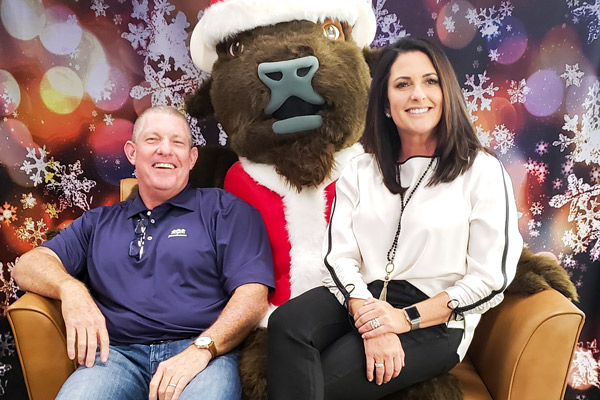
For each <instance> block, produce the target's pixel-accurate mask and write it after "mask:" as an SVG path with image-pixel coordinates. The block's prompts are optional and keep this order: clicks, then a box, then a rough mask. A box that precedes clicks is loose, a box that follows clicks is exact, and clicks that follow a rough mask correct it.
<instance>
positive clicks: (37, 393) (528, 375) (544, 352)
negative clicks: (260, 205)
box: [8, 179, 585, 400]
mask: <svg viewBox="0 0 600 400" xmlns="http://www.w3.org/2000/svg"><path fill="white" fill-rule="evenodd" d="M134 185H135V179H131V180H124V181H123V182H121V199H125V198H127V197H128V196H129V195H130V194H131V193H132V188H133V187H134ZM8 320H9V322H10V325H11V327H12V329H13V333H14V337H15V342H16V347H17V351H18V353H19V359H20V360H21V365H22V367H23V374H24V376H25V383H26V386H27V391H28V393H29V398H30V399H32V400H45V399H54V397H55V396H56V394H57V393H58V391H59V389H60V387H61V386H62V384H63V382H64V381H65V380H66V378H67V377H68V376H69V375H70V374H71V373H72V372H73V371H74V370H75V368H76V367H77V365H76V363H75V362H73V361H71V360H69V359H68V357H67V353H66V337H65V326H64V322H63V320H62V314H61V310H60V302H59V301H56V300H50V299H47V298H44V297H41V296H38V295H35V294H33V293H27V294H25V295H24V296H23V297H21V298H20V299H19V300H17V301H16V302H15V303H14V304H12V305H11V306H10V307H9V308H8ZM584 320H585V316H584V314H583V312H581V310H579V309H578V308H577V307H576V306H575V305H573V303H571V302H570V301H569V300H568V299H567V298H566V297H564V296H563V295H562V294H560V293H559V292H557V291H556V290H554V289H548V290H544V291H541V292H539V293H536V294H533V295H530V296H521V295H515V294H506V297H505V299H504V301H503V302H502V303H501V304H500V305H499V306H497V307H495V308H493V309H491V310H490V311H488V312H487V313H485V314H484V315H483V317H482V319H481V322H480V323H479V326H478V327H477V330H476V331H475V337H474V339H473V342H472V344H471V347H470V348H469V351H468V353H467V356H466V357H465V359H464V360H463V361H462V362H461V363H460V364H459V365H457V366H456V367H455V368H454V369H453V370H452V371H451V373H452V374H454V375H455V376H457V377H458V378H459V380H460V381H461V383H462V386H463V391H464V398H465V400H487V399H493V400H536V399H539V400H553V399H556V400H558V399H562V398H563V397H564V393H565V390H566V386H567V375H568V373H569V369H570V365H571V360H572V357H573V352H574V350H575V346H576V344H577V339H578V337H579V333H580V332H581V329H582V327H583V323H584Z"/></svg>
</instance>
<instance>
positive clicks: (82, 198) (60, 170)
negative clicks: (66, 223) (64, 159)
mask: <svg viewBox="0 0 600 400" xmlns="http://www.w3.org/2000/svg"><path fill="white" fill-rule="evenodd" d="M81 174H83V170H82V169H81V162H80V161H79V160H77V161H76V162H75V164H71V165H69V166H68V172H67V166H65V165H57V166H56V175H55V176H56V178H57V181H56V182H52V183H50V184H48V185H46V190H47V191H51V192H54V193H56V194H58V196H59V200H60V210H61V211H62V210H64V209H65V208H67V207H73V206H77V207H79V208H81V209H82V210H84V211H86V210H89V209H90V204H89V202H88V199H87V197H86V195H85V194H84V193H83V192H85V193H89V191H90V190H91V189H92V188H93V187H94V186H96V182H95V181H92V180H90V179H87V178H85V177H83V178H82V179H81V180H79V179H78V176H79V175H81ZM90 201H91V199H90Z"/></svg>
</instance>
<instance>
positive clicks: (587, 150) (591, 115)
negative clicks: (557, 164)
mask: <svg viewBox="0 0 600 400" xmlns="http://www.w3.org/2000/svg"><path fill="white" fill-rule="evenodd" d="M583 107H584V108H585V109H586V112H585V113H584V114H583V116H582V117H581V124H579V115H575V116H574V117H572V118H571V117H569V116H568V115H566V114H565V116H564V119H565V124H564V125H563V127H562V129H564V130H565V131H569V132H572V133H573V134H574V135H573V137H568V136H566V135H563V134H559V137H558V138H559V140H557V141H555V142H553V143H552V144H553V145H554V146H560V151H561V152H562V151H564V150H565V149H566V148H567V147H568V146H569V145H571V144H573V145H575V146H574V148H573V150H572V152H571V156H572V158H573V161H575V162H585V163H586V164H588V165H589V164H591V163H595V164H600V82H599V81H596V82H594V84H593V85H592V87H590V88H589V92H588V95H587V97H586V99H585V101H584V103H583Z"/></svg>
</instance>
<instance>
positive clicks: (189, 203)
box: [127, 184, 196, 218]
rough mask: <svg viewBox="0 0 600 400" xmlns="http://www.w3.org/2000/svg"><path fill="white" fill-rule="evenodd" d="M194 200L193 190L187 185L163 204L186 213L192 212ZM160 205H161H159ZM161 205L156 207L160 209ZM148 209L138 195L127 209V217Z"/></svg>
mask: <svg viewBox="0 0 600 400" xmlns="http://www.w3.org/2000/svg"><path fill="white" fill-rule="evenodd" d="M195 198H196V195H195V190H194V189H193V188H192V187H191V186H190V185H189V184H187V185H186V186H185V188H183V190H182V191H181V192H179V193H178V194H176V195H175V196H173V197H171V198H170V199H169V200H167V201H165V202H164V203H163V204H170V205H172V206H174V207H179V208H184V209H186V210H188V211H194V200H195ZM161 205H162V204H161ZM161 205H159V206H157V207H160V206H161ZM147 210H148V207H146V205H145V204H144V202H143V201H142V198H141V197H140V195H139V193H138V195H137V196H135V198H134V199H133V200H131V202H130V203H129V206H128V207H127V217H128V218H131V217H133V216H135V215H137V214H139V213H141V212H144V211H147Z"/></svg>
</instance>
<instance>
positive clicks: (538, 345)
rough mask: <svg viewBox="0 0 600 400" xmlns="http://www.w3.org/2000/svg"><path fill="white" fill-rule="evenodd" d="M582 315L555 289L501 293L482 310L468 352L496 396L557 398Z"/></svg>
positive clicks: (563, 385) (562, 388)
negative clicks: (500, 298)
mask: <svg viewBox="0 0 600 400" xmlns="http://www.w3.org/2000/svg"><path fill="white" fill-rule="evenodd" d="M584 320H585V315H584V314H583V312H582V311H581V310H579V309H578V308H577V307H575V305H573V303H571V302H570V301H569V300H568V299H567V298H566V297H564V296H563V295H562V294H560V293H559V292H557V291H556V290H554V289H549V290H544V291H541V292H539V293H536V294H533V295H531V296H520V295H516V294H506V297H505V299H504V301H503V302H502V303H500V305H498V306H497V307H495V308H493V309H491V310H489V311H488V312H486V313H485V314H484V315H483V316H482V318H481V322H480V323H479V325H478V326H477V329H476V330H475V336H474V338H473V342H472V344H471V346H470V348H469V351H468V354H469V357H470V358H471V360H472V362H473V365H474V366H475V369H476V370H477V372H478V373H479V375H480V376H481V378H482V379H483V381H484V382H485V384H486V386H487V388H488V389H489V391H490V393H491V395H492V397H493V398H494V399H496V400H500V399H510V400H519V399H528V400H535V399H540V400H542V399H543V400H548V399H557V400H558V399H562V398H563V396H564V393H565V390H566V385H567V376H568V372H569V368H570V365H571V360H572V357H573V352H574V350H575V346H576V344H577V339H578V338H579V334H580V332H581V329H582V327H583V323H584Z"/></svg>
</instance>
